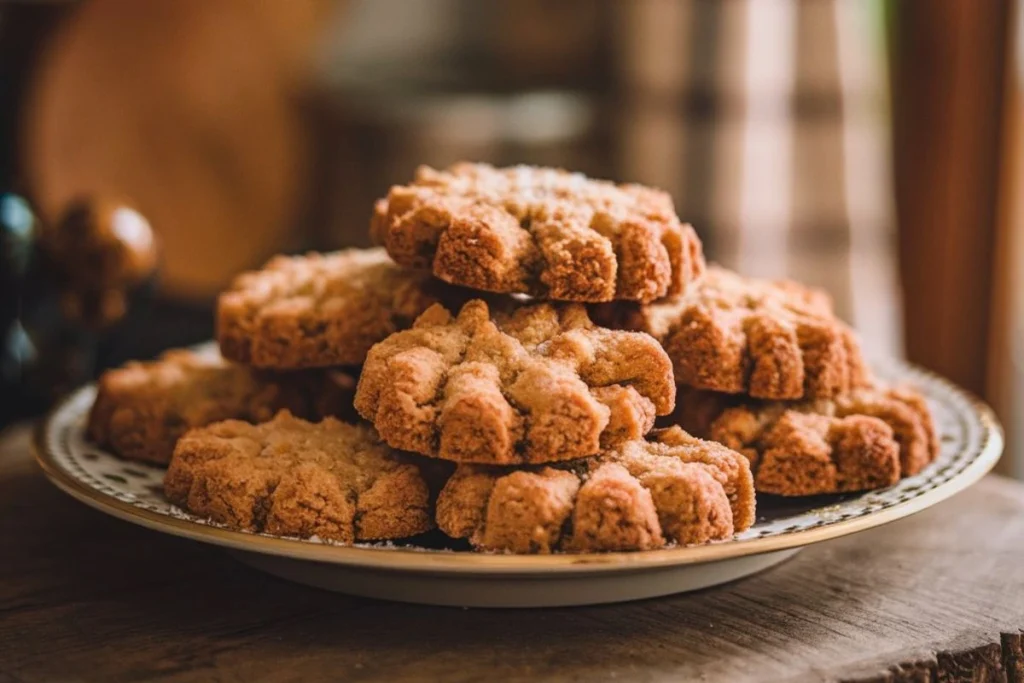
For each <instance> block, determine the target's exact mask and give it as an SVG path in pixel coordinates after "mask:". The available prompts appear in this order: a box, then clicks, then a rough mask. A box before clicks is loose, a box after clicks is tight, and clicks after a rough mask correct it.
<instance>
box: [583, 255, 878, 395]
mask: <svg viewBox="0 0 1024 683" xmlns="http://www.w3.org/2000/svg"><path fill="white" fill-rule="evenodd" d="M592 314H593V316H594V319H595V320H597V321H598V322H599V323H600V324H602V325H607V326H609V327H615V328H619V329H632V330H640V331H643V332H647V333H648V334H651V335H652V336H654V337H655V338H657V339H658V340H659V341H661V342H662V344H663V345H664V347H665V350H666V351H667V352H668V355H669V357H670V358H671V359H672V364H673V367H674V368H675V374H676V379H677V381H679V383H680V384H685V385H688V386H692V387H696V388H698V389H709V390H713V391H720V392H725V393H733V394H747V395H749V396H752V397H754V398H764V399H787V400H793V399H801V398H806V399H813V398H830V397H833V396H837V395H840V394H843V393H847V392H849V391H851V390H853V389H856V388H858V387H862V386H865V385H866V384H867V383H868V382H869V380H870V378H869V373H868V369H867V365H866V364H865V362H864V359H863V356H862V354H861V349H860V343H859V341H858V340H857V337H856V335H855V334H854V332H853V331H852V330H851V329H850V328H849V326H847V325H846V324H845V323H843V322H842V321H841V320H840V319H839V318H837V317H836V316H835V314H834V312H833V310H832V303H831V300H830V299H829V297H828V295H827V294H825V293H824V292H822V291H820V290H816V289H813V288H809V287H805V286H804V285H801V284H799V283H796V282H792V281H789V280H758V279H753V278H746V277H743V276H741V275H738V274H736V273H733V272H731V271H728V270H726V269H724V268H720V267H715V266H712V267H710V268H709V269H708V271H707V273H706V274H705V276H704V277H703V278H702V279H701V281H700V283H699V284H698V285H697V286H696V287H695V288H694V291H693V292H692V293H690V294H688V295H686V296H683V297H677V298H675V299H668V300H665V301H659V302H656V303H653V304H650V305H647V306H629V305H606V306H598V307H594V308H593V310H592Z"/></svg>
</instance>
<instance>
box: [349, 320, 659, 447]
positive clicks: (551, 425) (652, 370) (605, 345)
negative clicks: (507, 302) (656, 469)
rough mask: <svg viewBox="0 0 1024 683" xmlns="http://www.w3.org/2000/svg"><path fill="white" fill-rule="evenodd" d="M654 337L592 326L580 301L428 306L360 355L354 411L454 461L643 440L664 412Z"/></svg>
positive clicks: (391, 437)
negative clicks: (492, 306) (412, 321)
mask: <svg viewBox="0 0 1024 683" xmlns="http://www.w3.org/2000/svg"><path fill="white" fill-rule="evenodd" d="M674 401H675V383H674V381H673V379H672V365H671V363H670V361H669V359H668V357H667V356H666V355H665V352H664V350H663V349H662V348H661V346H660V345H659V344H658V343H657V341H655V340H654V339H653V338H652V337H650V336H649V335H646V334H642V333H635V332H621V331H612V330H606V329H603V328H599V327H597V326H595V325H594V324H593V323H592V322H591V321H590V318H589V317H588V316H587V313H586V309H585V308H584V307H583V306H581V305H579V304H561V305H557V304H550V303H545V304H536V305H529V306H521V307H509V308H508V309H507V310H499V311H492V310H491V309H490V308H489V307H488V305H487V304H486V303H485V302H484V301H481V300H473V301H470V302H469V303H467V304H466V305H465V306H463V308H462V310H461V311H460V312H459V314H458V316H457V317H453V316H452V314H451V313H449V311H448V310H447V309H445V308H444V307H442V306H440V305H437V306H434V307H432V308H430V309H429V310H428V311H427V312H425V313H424V314H423V315H422V316H420V318H419V319H418V320H417V321H416V323H415V325H413V327H412V329H410V330H405V331H403V332H398V333H396V334H394V335H392V336H390V337H388V338H387V339H385V340H384V341H383V342H381V343H380V344H377V345H376V346H374V347H373V349H371V350H370V353H369V354H368V355H367V358H366V363H365V364H364V365H363V370H362V374H361V376H360V379H359V385H358V388H357V390H356V398H355V405H356V410H358V411H359V414H360V415H362V416H363V417H364V418H366V419H367V420H369V421H370V422H371V423H373V424H374V426H375V427H376V428H377V430H378V432H379V433H380V435H381V438H382V439H384V441H386V442H387V443H388V444H390V445H391V446H393V447H395V448H400V449H402V450H407V451H412V452H415V453H421V454H423V455H429V456H434V457H439V458H443V459H446V460H452V461H456V462H477V463H487V464H515V463H542V462H552V461H559V460H569V459H573V458H580V457H584V456H589V455H595V454H597V453H598V452H599V451H600V450H601V449H602V448H603V447H607V446H610V445H612V444H614V443H617V442H621V441H626V440H629V439H634V438H638V437H640V436H643V435H644V434H645V433H647V431H649V430H650V429H651V427H652V426H653V424H654V418H655V416H656V415H664V414H667V413H668V412H670V411H671V410H672V407H673V405H674Z"/></svg>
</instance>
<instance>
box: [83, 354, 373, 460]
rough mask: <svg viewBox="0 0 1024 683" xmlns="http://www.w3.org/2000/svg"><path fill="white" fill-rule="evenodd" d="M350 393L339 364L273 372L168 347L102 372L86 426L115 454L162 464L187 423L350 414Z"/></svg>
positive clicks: (348, 381) (350, 383) (352, 380)
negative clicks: (151, 357) (285, 412)
mask: <svg viewBox="0 0 1024 683" xmlns="http://www.w3.org/2000/svg"><path fill="white" fill-rule="evenodd" d="M354 394H355V378H354V377H352V376H351V375H348V374H347V373H344V372H340V371H331V372H325V373H315V374H314V373H306V372H300V373H289V374H287V375H274V374H270V373H260V372H254V371H253V370H251V369H250V368H248V367H245V366H243V365H237V364H235V363H230V362H228V361H225V360H224V359H223V358H220V357H218V356H216V355H210V354H202V353H196V352H194V351H190V350H185V349H176V350H172V351H168V352H166V353H165V354H164V355H163V356H161V357H160V358H159V359H158V360H155V361H149V362H130V363H127V364H126V365H124V366H123V367H121V368H116V369H113V370H108V371H106V372H104V373H103V375H102V376H101V377H100V379H99V381H98V382H97V389H96V400H95V402H94V403H93V407H92V410H91V411H90V413H89V421H88V423H87V426H86V433H87V435H88V436H89V438H90V439H91V440H92V441H94V442H95V443H97V444H98V445H99V446H101V447H103V448H107V449H109V450H111V451H113V452H114V453H116V454H117V455H120V456H121V457H123V458H128V459H131V460H142V461H146V462H151V463H155V464H160V465H165V464H167V463H168V462H170V460H171V454H172V453H173V452H174V444H175V443H176V442H177V441H178V439H179V438H180V437H181V435H182V434H184V433H185V432H186V431H188V430H189V429H191V428H193V427H202V426H204V425H207V424H210V423H211V422H217V421H220V420H227V419H239V420H246V421H250V422H258V421H261V420H268V419H270V418H271V417H273V416H274V414H275V413H276V412H277V411H278V410H281V409H285V408H287V409H289V410H291V411H293V412H295V413H296V414H298V415H303V416H307V417H323V416H327V415H334V416H340V417H346V416H351V415H353V414H354V409H353V406H352V401H353V397H354Z"/></svg>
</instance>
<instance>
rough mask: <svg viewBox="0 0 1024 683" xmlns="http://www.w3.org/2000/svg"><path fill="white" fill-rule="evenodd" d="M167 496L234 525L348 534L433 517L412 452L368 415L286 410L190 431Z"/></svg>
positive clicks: (401, 530)
mask: <svg viewBox="0 0 1024 683" xmlns="http://www.w3.org/2000/svg"><path fill="white" fill-rule="evenodd" d="M164 493H165V494H166V495H167V497H168V498H169V499H170V501H171V502H172V503H174V504H175V505H178V506H180V507H182V508H183V509H185V510H188V511H189V512H191V513H193V514H196V515H199V516H203V517H209V518H210V519H212V520H213V521H215V522H217V523H219V524H223V525H225V526H228V527H230V528H232V529H237V530H244V531H256V532H265V533H269V534H275V535H280V536H299V537H303V538H308V537H310V536H317V537H320V538H324V539H331V540H334V541H341V542H346V543H351V542H353V541H362V540H379V539H392V538H403V537H406V536H412V535H415V534H418V533H421V532H424V531H427V530H429V529H431V528H433V526H434V522H433V516H432V505H431V502H432V501H431V496H430V489H429V487H428V485H427V481H426V478H425V477H424V475H423V471H422V470H421V469H420V467H419V464H418V462H417V460H416V459H415V458H414V457H410V456H407V455H404V454H400V453H397V452H395V451H393V450H392V449H391V448H389V447H388V446H386V445H385V444H383V443H381V441H380V440H379V439H378V438H377V435H376V433H375V432H374V431H373V429H372V428H371V427H369V426H367V425H353V424H347V423H344V422H339V421H338V420H335V419H333V418H327V419H325V420H323V421H322V422H319V423H315V424H314V423H311V422H306V421H305V420H301V419H299V418H296V417H293V416H292V415H291V414H289V413H287V412H286V411H284V412H281V413H279V414H278V415H277V416H276V417H275V418H274V419H273V420H271V421H269V422H264V423H262V424H258V425H252V424H249V423H247V422H241V421H237V420H227V421H225V422H217V423H214V424H212V425H209V426H206V427H202V428H199V429H194V430H192V431H190V432H188V433H187V434H186V435H185V436H184V437H182V439H181V440H180V441H178V445H177V447H176V448H175V450H174V458H173V459H172V460H171V466H170V468H169V469H168V470H167V475H166V477H165V479H164Z"/></svg>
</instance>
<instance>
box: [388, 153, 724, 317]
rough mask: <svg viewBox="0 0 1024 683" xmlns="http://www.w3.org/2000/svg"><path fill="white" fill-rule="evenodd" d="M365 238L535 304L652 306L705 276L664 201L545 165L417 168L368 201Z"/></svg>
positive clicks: (687, 233) (695, 247) (460, 280)
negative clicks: (544, 301)
mask: <svg viewBox="0 0 1024 683" xmlns="http://www.w3.org/2000/svg"><path fill="white" fill-rule="evenodd" d="M371 233H372V235H373V236H374V238H375V240H376V241H377V242H378V243H380V244H383V245H384V246H385V247H386V248H387V250H388V253H389V254H390V255H391V257H392V258H393V259H395V261H397V262H398V263H400V264H401V265H403V266H408V267H411V268H429V269H431V270H432V271H433V273H434V275H436V276H437V277H439V278H441V279H442V280H444V281H446V282H451V283H453V284H457V285H462V286H464V287H470V288H473V289H478V290H484V291H489V292H505V293H521V294H529V295H531V296H534V297H538V298H542V299H551V300H561V301H587V302H593V301H612V300H619V299H624V300H630V301H643V302H648V301H654V300H655V299H660V298H661V297H664V296H674V295H678V294H682V293H683V292H684V291H685V290H686V289H687V288H688V287H689V286H690V284H691V283H692V282H693V281H694V280H695V279H697V278H698V277H699V276H700V274H701V273H702V272H703V270H704V256H703V251H702V248H701V244H700V240H699V239H698V238H697V234H696V233H695V232H694V230H693V228H692V227H691V226H690V225H688V224H684V223H681V222H680V221H679V218H678V217H677V216H676V213H675V209H674V207H673V205H672V199H671V198H670V197H669V196H668V194H666V193H664V192H662V191H660V190H654V189H651V188H647V187H643V186H641V185H631V184H623V185H617V184H615V183H612V182H608V181H602V180H592V179H590V178H587V177H586V176H584V175H582V174H580V173H569V172H567V171H563V170H558V169H551V168H538V167H532V166H514V167H511V168H494V167H493V166H489V165H487V164H472V163H466V162H463V163H458V164H455V165H454V166H452V167H450V168H448V169H447V170H443V171H438V170H435V169H432V168H429V167H426V166H421V167H420V168H419V169H417V171H416V175H415V177H414V179H413V181H412V182H411V183H409V184H408V185H395V186H393V187H392V188H391V190H390V191H389V192H388V195H387V197H386V198H385V199H381V200H378V201H377V203H376V205H375V208H374V216H373V220H372V222H371Z"/></svg>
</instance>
